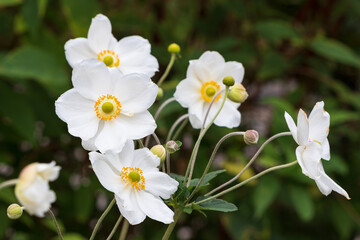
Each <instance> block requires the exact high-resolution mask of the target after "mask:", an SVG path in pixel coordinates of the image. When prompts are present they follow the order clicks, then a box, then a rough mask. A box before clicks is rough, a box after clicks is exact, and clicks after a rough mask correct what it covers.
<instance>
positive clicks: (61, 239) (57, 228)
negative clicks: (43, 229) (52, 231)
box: [49, 209, 64, 240]
mask: <svg viewBox="0 0 360 240" xmlns="http://www.w3.org/2000/svg"><path fill="white" fill-rule="evenodd" d="M49 214H50V216H51V218H52V220H53V222H54V224H55V228H56V231H57V234H58V235H59V238H60V240H63V239H64V238H63V236H62V234H61V230H60V227H59V224H58V223H57V221H56V217H55V215H54V213H53V212H52V211H51V210H50V209H49Z"/></svg>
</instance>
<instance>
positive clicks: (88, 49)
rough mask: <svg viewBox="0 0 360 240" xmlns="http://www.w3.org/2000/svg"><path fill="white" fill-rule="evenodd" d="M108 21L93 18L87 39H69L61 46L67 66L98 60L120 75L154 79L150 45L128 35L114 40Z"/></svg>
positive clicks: (145, 41) (103, 17)
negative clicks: (138, 74)
mask: <svg viewBox="0 0 360 240" xmlns="http://www.w3.org/2000/svg"><path fill="white" fill-rule="evenodd" d="M111 28H112V27H111V23H110V21H109V19H108V18H107V17H106V16H104V15H102V14H98V15H96V16H95V17H94V18H93V19H92V21H91V25H90V28H89V32H88V36H87V38H76V39H71V40H69V41H67V42H66V44H65V56H66V59H67V61H68V62H69V64H70V66H71V67H74V66H75V65H76V64H78V63H80V62H81V61H83V60H86V59H98V60H99V61H101V62H103V63H104V64H105V65H106V66H108V67H109V68H118V69H119V70H120V71H121V72H122V73H123V74H129V73H144V74H146V75H148V76H149V77H152V76H154V74H155V72H157V71H158V69H159V63H158V61H157V60H156V58H155V57H154V56H152V55H151V54H150V52H151V45H150V43H149V41H148V40H146V39H144V38H142V37H140V36H129V37H125V38H123V39H121V40H120V41H117V40H116V39H115V38H114V36H113V35H112V33H111Z"/></svg>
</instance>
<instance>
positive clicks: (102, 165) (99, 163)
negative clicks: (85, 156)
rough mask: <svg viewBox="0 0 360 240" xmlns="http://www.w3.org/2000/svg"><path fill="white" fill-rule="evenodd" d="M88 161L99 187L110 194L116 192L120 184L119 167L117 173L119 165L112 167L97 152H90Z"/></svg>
mask: <svg viewBox="0 0 360 240" xmlns="http://www.w3.org/2000/svg"><path fill="white" fill-rule="evenodd" d="M89 159H90V161H91V165H92V168H93V170H94V172H95V174H96V176H97V178H98V179H99V181H100V183H101V185H103V186H104V188H106V189H107V190H109V191H110V192H117V191H118V190H119V187H120V185H121V184H122V180H121V177H120V171H121V167H120V171H119V166H118V165H119V164H117V165H114V164H113V162H110V161H109V160H108V158H107V157H106V156H105V155H103V154H100V153H97V152H90V153H89Z"/></svg>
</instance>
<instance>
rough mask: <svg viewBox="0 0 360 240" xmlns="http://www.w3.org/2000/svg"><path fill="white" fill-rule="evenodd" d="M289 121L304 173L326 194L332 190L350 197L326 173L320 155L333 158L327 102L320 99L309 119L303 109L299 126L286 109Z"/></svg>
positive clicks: (324, 157) (286, 116) (299, 117)
mask: <svg viewBox="0 0 360 240" xmlns="http://www.w3.org/2000/svg"><path fill="white" fill-rule="evenodd" d="M285 119H286V123H287V125H288V127H289V129H290V131H291V133H292V136H293V138H294V140H295V141H296V143H297V144H298V145H299V146H298V147H297V148H296V158H297V161H298V163H299V165H300V167H301V169H302V172H303V174H305V175H306V176H308V177H309V178H311V179H313V180H315V182H316V184H317V186H318V188H319V190H320V191H321V192H322V194H324V195H326V196H327V195H329V194H330V193H331V191H335V192H338V193H340V194H341V195H343V196H345V197H346V198H347V199H349V195H348V194H347V192H346V191H345V190H344V189H342V188H341V187H340V186H339V185H338V184H336V183H335V182H334V181H333V180H332V179H331V178H330V177H329V176H328V175H326V173H325V171H324V168H323V165H322V162H321V158H322V159H325V160H330V145H329V142H328V140H327V136H328V134H329V126H330V115H329V113H327V112H326V111H325V110H324V102H318V103H316V105H315V106H314V108H313V110H312V111H311V113H310V116H309V119H307V116H306V113H305V112H304V111H303V110H302V109H300V111H299V114H298V118H297V126H296V125H295V122H294V120H293V119H292V118H291V117H290V115H289V114H288V113H287V112H285Z"/></svg>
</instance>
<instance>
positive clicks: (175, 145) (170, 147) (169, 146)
mask: <svg viewBox="0 0 360 240" xmlns="http://www.w3.org/2000/svg"><path fill="white" fill-rule="evenodd" d="M180 146H181V142H179V141H176V142H175V141H173V140H171V141H168V142H167V143H166V145H165V148H166V151H167V152H168V153H170V154H171V153H174V152H176V151H178V150H179V149H180Z"/></svg>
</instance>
